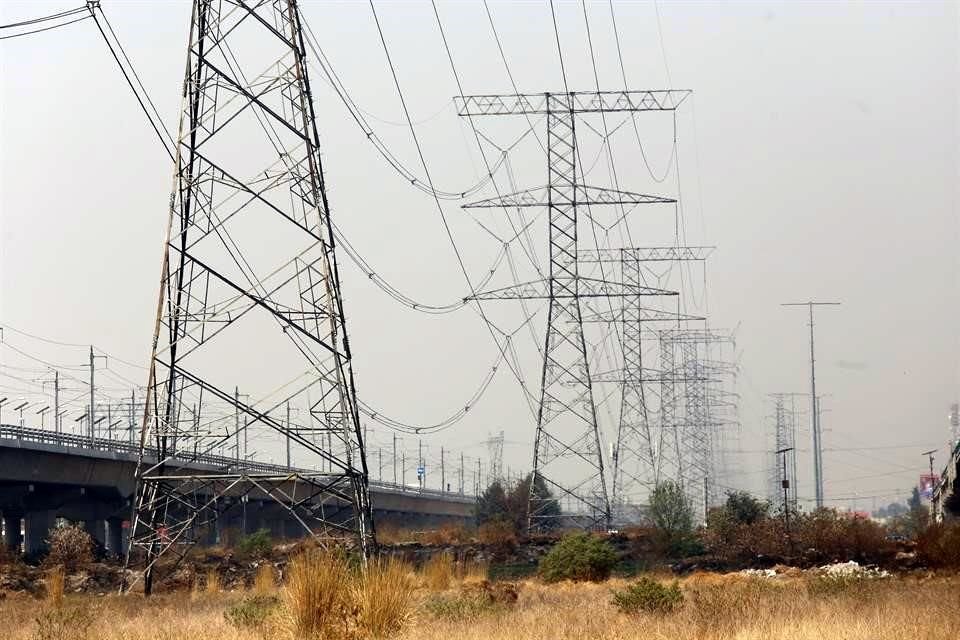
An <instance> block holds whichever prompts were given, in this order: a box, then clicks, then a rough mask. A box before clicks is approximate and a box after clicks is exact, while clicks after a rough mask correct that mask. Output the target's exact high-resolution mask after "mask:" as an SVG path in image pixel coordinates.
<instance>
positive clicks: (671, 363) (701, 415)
mask: <svg viewBox="0 0 960 640" xmlns="http://www.w3.org/2000/svg"><path fill="white" fill-rule="evenodd" d="M658 334H659V338H660V368H661V371H662V372H663V376H662V378H661V384H660V421H661V422H660V438H661V441H660V446H659V450H658V451H659V458H658V467H657V469H658V472H657V477H658V479H664V480H666V479H669V480H675V481H677V482H679V483H680V484H681V486H683V489H684V491H685V492H686V493H687V496H688V497H689V499H690V502H691V504H699V503H700V502H701V501H703V502H704V503H705V504H709V503H711V502H712V501H713V498H714V496H713V493H714V491H713V490H712V489H711V486H710V481H711V480H715V475H716V471H715V468H714V466H715V465H714V462H715V461H714V457H715V453H716V441H717V439H718V430H719V428H720V427H722V426H723V425H724V424H725V421H724V420H722V419H719V418H718V417H717V416H716V415H715V410H716V409H719V408H721V407H724V406H727V405H729V404H731V403H732V402H733V401H732V400H731V399H730V398H728V397H725V394H723V393H721V391H722V390H720V389H718V388H717V387H716V384H717V383H718V382H719V380H720V378H721V377H722V376H723V375H727V374H729V373H731V370H733V369H735V367H732V366H731V365H728V364H727V363H723V362H720V361H715V360H712V359H711V358H710V349H711V347H712V346H713V345H717V344H722V343H729V344H733V338H732V337H731V336H729V335H727V334H724V333H721V332H718V331H714V330H702V329H685V328H681V329H664V330H661V331H659V332H658ZM671 374H672V375H671ZM681 382H682V383H683V386H682V387H681V389H680V391H682V393H678V388H677V385H678V383H681ZM681 399H682V400H683V403H682V408H683V411H682V412H681V413H680V415H678V410H679V409H680V407H681V404H680V400H681ZM703 491H706V493H707V495H703V493H702V492H703ZM704 517H706V508H705V509H704Z"/></svg>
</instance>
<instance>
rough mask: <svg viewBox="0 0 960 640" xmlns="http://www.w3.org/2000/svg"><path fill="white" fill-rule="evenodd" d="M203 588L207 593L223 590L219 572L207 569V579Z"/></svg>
mask: <svg viewBox="0 0 960 640" xmlns="http://www.w3.org/2000/svg"><path fill="white" fill-rule="evenodd" d="M204 590H205V591H206V592H207V593H208V594H214V593H220V592H221V591H223V585H222V584H221V582H220V574H219V573H217V571H216V569H210V570H209V571H207V579H206V581H205V582H204Z"/></svg>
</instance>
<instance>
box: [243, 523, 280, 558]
mask: <svg viewBox="0 0 960 640" xmlns="http://www.w3.org/2000/svg"><path fill="white" fill-rule="evenodd" d="M272 550H273V539H272V538H271V537H270V530H269V529H260V530H259V531H256V532H254V533H251V534H250V535H248V536H244V537H242V538H240V542H238V543H237V553H239V554H240V555H242V556H246V557H249V558H262V557H265V556H267V555H269V554H270V552H271V551H272Z"/></svg>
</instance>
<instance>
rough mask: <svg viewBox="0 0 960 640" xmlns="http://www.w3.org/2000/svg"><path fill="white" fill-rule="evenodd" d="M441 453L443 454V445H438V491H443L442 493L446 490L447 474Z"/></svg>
mask: <svg viewBox="0 0 960 640" xmlns="http://www.w3.org/2000/svg"><path fill="white" fill-rule="evenodd" d="M443 454H444V450H443V447H440V491H443V492H444V493H446V491H447V475H446V473H447V471H446V469H445V468H444V461H443Z"/></svg>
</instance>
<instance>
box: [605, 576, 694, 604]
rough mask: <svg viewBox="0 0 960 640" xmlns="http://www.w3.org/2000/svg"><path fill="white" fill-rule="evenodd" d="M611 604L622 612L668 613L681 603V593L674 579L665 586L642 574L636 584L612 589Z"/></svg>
mask: <svg viewBox="0 0 960 640" xmlns="http://www.w3.org/2000/svg"><path fill="white" fill-rule="evenodd" d="M613 604H614V606H616V607H617V608H618V609H620V611H623V612H624V613H639V612H640V611H647V612H649V613H670V612H671V611H674V610H676V609H678V608H679V607H680V605H682V604H683V593H681V592H680V585H679V584H677V582H676V581H674V582H672V583H671V584H670V585H669V586H665V585H662V584H660V583H659V582H657V581H656V580H653V579H652V578H648V577H647V576H643V577H641V578H640V580H638V581H637V582H636V584H632V585H630V586H628V587H627V588H626V589H624V590H622V591H614V592H613Z"/></svg>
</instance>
